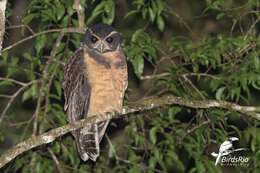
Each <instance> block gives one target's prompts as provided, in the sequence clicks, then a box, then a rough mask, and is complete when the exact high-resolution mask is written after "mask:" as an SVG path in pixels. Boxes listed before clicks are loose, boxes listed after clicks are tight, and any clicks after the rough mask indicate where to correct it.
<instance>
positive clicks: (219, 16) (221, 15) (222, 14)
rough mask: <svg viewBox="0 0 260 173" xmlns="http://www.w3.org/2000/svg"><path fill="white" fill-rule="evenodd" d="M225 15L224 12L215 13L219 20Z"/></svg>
mask: <svg viewBox="0 0 260 173" xmlns="http://www.w3.org/2000/svg"><path fill="white" fill-rule="evenodd" d="M225 16H226V14H225V13H219V14H218V15H217V17H216V19H217V20H220V19H222V18H224V17H225Z"/></svg>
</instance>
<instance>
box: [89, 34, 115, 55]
mask: <svg viewBox="0 0 260 173" xmlns="http://www.w3.org/2000/svg"><path fill="white" fill-rule="evenodd" d="M114 34H118V33H117V32H116V31H112V32H111V33H110V34H109V35H108V36H106V37H105V38H104V39H100V38H99V39H98V40H97V41H96V42H95V43H94V45H93V48H94V49H96V50H97V51H98V52H99V53H101V54H102V53H106V52H109V51H114V50H115V49H114V45H113V43H114V38H113V35H114ZM94 40H95V39H94ZM117 46H119V45H117Z"/></svg>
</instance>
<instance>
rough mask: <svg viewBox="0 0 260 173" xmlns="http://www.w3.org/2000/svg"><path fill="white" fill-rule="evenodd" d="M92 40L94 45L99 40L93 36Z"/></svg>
mask: <svg viewBox="0 0 260 173" xmlns="http://www.w3.org/2000/svg"><path fill="white" fill-rule="evenodd" d="M90 40H91V42H92V43H96V42H97V40H98V39H97V37H95V36H93V35H92V36H91V38H90Z"/></svg>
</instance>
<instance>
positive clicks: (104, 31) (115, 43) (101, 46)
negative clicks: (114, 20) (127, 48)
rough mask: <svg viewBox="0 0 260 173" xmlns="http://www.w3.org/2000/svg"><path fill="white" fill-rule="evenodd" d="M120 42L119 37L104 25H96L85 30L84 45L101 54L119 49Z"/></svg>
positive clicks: (114, 31) (111, 28)
mask: <svg viewBox="0 0 260 173" xmlns="http://www.w3.org/2000/svg"><path fill="white" fill-rule="evenodd" d="M121 40H122V39H121V35H120V34H119V33H118V32H117V31H116V30H115V29H114V28H113V27H111V26H109V25H106V24H96V25H93V26H92V27H90V28H88V29H87V31H86V34H85V37H84V44H85V45H87V46H88V48H90V49H93V50H95V51H97V52H98V53H101V54H103V53H106V52H111V51H115V50H117V49H118V48H120V45H121Z"/></svg>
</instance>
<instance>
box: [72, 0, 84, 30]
mask: <svg viewBox="0 0 260 173" xmlns="http://www.w3.org/2000/svg"><path fill="white" fill-rule="evenodd" d="M73 7H74V9H75V10H76V11H77V15H78V21H79V27H80V28H84V27H85V12H84V11H85V10H84V8H83V7H82V5H81V3H80V0H74V5H73Z"/></svg>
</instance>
